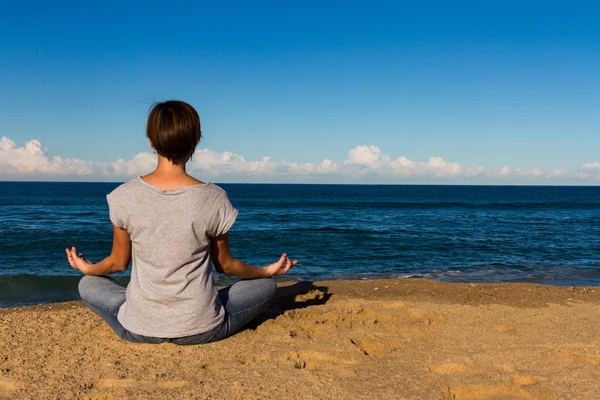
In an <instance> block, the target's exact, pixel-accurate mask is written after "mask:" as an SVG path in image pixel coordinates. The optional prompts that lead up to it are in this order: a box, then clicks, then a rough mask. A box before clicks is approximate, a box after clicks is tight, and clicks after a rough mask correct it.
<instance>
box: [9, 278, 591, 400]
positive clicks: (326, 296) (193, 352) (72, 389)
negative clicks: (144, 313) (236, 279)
mask: <svg viewBox="0 0 600 400" xmlns="http://www.w3.org/2000/svg"><path fill="white" fill-rule="evenodd" d="M278 296H279V297H278V301H277V302H276V304H274V305H273V307H272V308H271V309H270V310H269V312H268V313H267V314H265V315H264V316H263V318H261V320H260V321H257V323H256V324H254V325H253V326H251V327H249V328H248V329H246V330H244V331H243V332H241V333H239V334H237V335H235V336H234V337H231V338H229V339H226V340H224V341H222V342H217V343H212V344H208V345H202V346H191V347H178V346H175V345H172V344H168V343H167V344H162V345H140V344H132V343H127V342H122V341H120V340H119V339H118V338H117V337H116V335H114V334H113V333H112V331H111V330H110V329H109V327H108V326H107V325H105V324H104V323H103V322H102V321H101V319H100V318H99V317H97V316H96V315H94V314H93V313H92V312H90V311H88V310H87V308H85V306H84V305H83V304H82V303H81V302H70V303H60V304H52V305H42V306H34V307H24V308H16V309H4V310H0V322H1V323H0V339H1V340H0V397H1V398H7V399H21V398H22V399H125V398H127V399H146V398H148V399H166V398H173V399H225V398H227V399H271V398H273V399H274V398H277V399H598V398H600V334H599V332H600V318H599V317H598V315H599V309H600V288H595V287H588V288H585V287H552V286H542V285H533V284H515V283H507V284H468V283H466V284H457V283H439V282H434V281H428V280H422V279H398V280H362V281H331V282H312V283H309V282H302V283H294V284H288V285H282V286H280V288H279V293H278Z"/></svg>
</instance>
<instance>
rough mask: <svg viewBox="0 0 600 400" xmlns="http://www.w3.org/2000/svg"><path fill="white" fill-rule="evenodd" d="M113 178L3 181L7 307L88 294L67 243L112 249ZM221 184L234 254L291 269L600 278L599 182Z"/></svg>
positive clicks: (91, 254)
mask: <svg viewBox="0 0 600 400" xmlns="http://www.w3.org/2000/svg"><path fill="white" fill-rule="evenodd" d="M116 186H118V183H57V182H0V307H14V306H22V305H30V304H39V303H49V302H57V301H67V300H74V299H78V298H79V296H78V294H77V281H78V279H79V277H80V273H79V272H78V271H75V270H73V269H72V268H71V267H70V266H69V264H68V263H67V261H66V257H65V253H64V249H65V248H66V247H70V246H73V245H74V246H76V247H77V249H78V250H79V251H81V252H83V253H84V254H85V256H86V258H88V259H90V260H92V261H99V260H101V259H102V258H104V257H106V256H107V255H108V254H109V252H110V249H111V244H112V229H111V223H110V220H109V219H108V207H107V204H106V198H105V196H106V194H108V193H109V192H110V191H111V190H113V189H114V188H115V187H116ZM220 186H221V187H222V188H224V189H225V190H226V191H227V193H228V195H229V198H230V200H231V202H232V203H233V205H234V206H235V207H237V208H238V209H239V211H240V213H239V217H238V220H237V222H236V223H235V224H234V226H233V228H232V230H231V231H230V241H231V248H232V254H233V255H234V256H235V257H236V258H239V259H242V260H244V261H246V262H249V263H253V264H256V265H266V264H270V263H272V262H274V261H276V260H277V259H278V257H279V256H280V255H281V253H282V252H286V253H288V254H289V256H290V257H292V258H296V259H298V260H299V261H300V263H299V264H298V265H297V266H296V267H295V268H294V269H293V270H292V271H290V273H289V275H287V276H286V277H285V279H291V280H325V279H371V278H399V277H423V278H431V279H436V280H440V281H460V282H536V283H544V284H551V285H570V286H579V285H583V286H587V285H600V258H599V256H600V244H599V240H600V187H550V186H538V187H535V186H435V185H424V186H420V185H286V184H222V185H220ZM119 279H121V280H122V281H123V282H126V281H127V273H124V274H121V276H120V278H119ZM216 281H217V283H218V284H227V283H229V282H231V281H232V279H231V278H229V277H226V276H221V275H216Z"/></svg>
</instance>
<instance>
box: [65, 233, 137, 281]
mask: <svg viewBox="0 0 600 400" xmlns="http://www.w3.org/2000/svg"><path fill="white" fill-rule="evenodd" d="M65 251H66V252H67V260H68V261H69V264H71V267H73V268H75V269H77V270H79V271H81V272H83V273H84V274H85V275H107V274H112V273H115V272H121V271H125V270H126V269H127V266H128V265H129V261H131V238H130V237H129V232H127V231H126V230H125V229H121V228H117V227H116V226H115V225H113V247H112V251H111V253H110V256H108V257H106V258H105V259H104V260H102V261H100V262H99V263H96V264H94V263H92V262H91V261H88V260H86V259H85V258H84V257H83V255H82V254H77V249H76V248H75V247H72V248H71V249H65Z"/></svg>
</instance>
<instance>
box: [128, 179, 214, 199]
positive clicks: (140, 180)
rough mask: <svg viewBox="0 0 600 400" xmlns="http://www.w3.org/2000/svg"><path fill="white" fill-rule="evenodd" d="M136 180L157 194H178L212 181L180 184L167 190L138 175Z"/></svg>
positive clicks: (206, 184)
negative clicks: (187, 184) (180, 185)
mask: <svg viewBox="0 0 600 400" xmlns="http://www.w3.org/2000/svg"><path fill="white" fill-rule="evenodd" d="M136 179H137V180H138V182H140V183H141V184H142V185H144V186H145V187H147V188H148V189H150V190H152V191H153V192H155V193H159V194H169V195H170V194H179V193H183V192H187V191H188V190H191V189H193V188H197V187H201V186H208V185H212V183H210V182H205V183H197V184H195V185H189V186H182V187H180V188H176V189H168V190H163V189H161V188H159V187H156V186H154V185H152V184H150V183H148V182H146V181H145V180H143V179H142V177H141V176H138V177H137V178H136Z"/></svg>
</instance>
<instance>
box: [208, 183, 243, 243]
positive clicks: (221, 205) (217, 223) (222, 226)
mask: <svg viewBox="0 0 600 400" xmlns="http://www.w3.org/2000/svg"><path fill="white" fill-rule="evenodd" d="M237 215H238V210H237V209H236V208H235V207H233V205H232V204H231V202H230V201H229V198H228V197H227V194H226V193H225V192H223V193H222V195H220V196H219V197H218V200H217V204H216V210H215V213H214V215H213V218H212V220H211V224H210V226H209V228H208V231H207V233H208V235H209V236H210V237H216V236H220V235H222V234H224V233H227V232H228V231H229V229H230V228H231V226H232V225H233V223H234V222H235V219H236V218H237Z"/></svg>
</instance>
